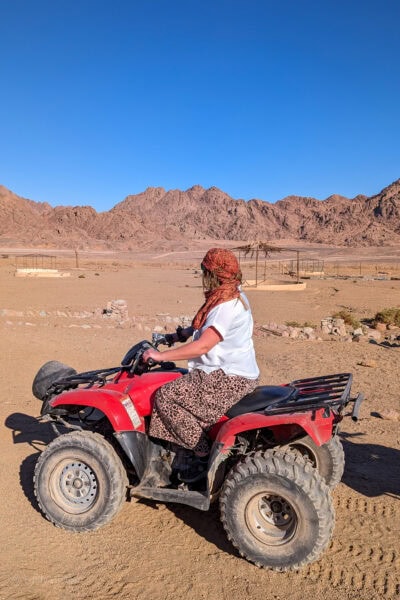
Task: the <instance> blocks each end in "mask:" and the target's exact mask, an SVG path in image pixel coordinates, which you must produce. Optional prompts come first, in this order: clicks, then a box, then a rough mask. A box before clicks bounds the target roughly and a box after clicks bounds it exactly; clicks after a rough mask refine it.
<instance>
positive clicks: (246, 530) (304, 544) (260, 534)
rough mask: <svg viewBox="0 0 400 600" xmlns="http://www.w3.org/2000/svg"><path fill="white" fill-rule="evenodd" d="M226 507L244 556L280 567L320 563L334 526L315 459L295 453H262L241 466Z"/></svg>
mask: <svg viewBox="0 0 400 600" xmlns="http://www.w3.org/2000/svg"><path fill="white" fill-rule="evenodd" d="M220 508H221V520H222V524H223V526H224V528H225V531H226V533H227V535H228V538H229V539H230V541H231V542H232V544H233V545H234V546H235V547H236V548H237V549H238V550H239V552H240V554H241V555H242V556H244V557H245V558H246V559H247V560H249V561H250V562H252V563H254V564H256V565H257V566H259V567H268V568H271V569H274V570H276V571H288V570H295V569H299V568H301V567H303V566H305V565H307V564H309V563H311V562H314V561H315V560H316V559H317V558H318V557H319V556H320V555H321V553H322V552H323V551H324V549H325V548H326V547H327V545H328V543H329V541H330V539H331V535H332V531H333V526H334V511H333V506H332V501H331V497H330V493H329V489H328V487H327V486H326V484H325V483H324V481H323V479H322V478H321V476H320V475H319V474H318V472H317V471H316V470H315V469H314V468H313V467H312V466H311V465H310V463H309V462H307V461H305V460H304V459H303V458H302V457H301V456H299V455H295V454H294V453H291V452H286V453H283V452H279V451H275V450H268V451H267V452H264V453H262V452H257V453H256V454H254V455H252V456H249V457H247V458H246V459H245V460H244V461H243V462H242V463H239V464H237V465H236V466H235V467H234V468H233V469H232V470H231V472H230V473H229V475H228V477H227V479H226V480H225V483H224V486H223V489H222V492H221V496H220Z"/></svg>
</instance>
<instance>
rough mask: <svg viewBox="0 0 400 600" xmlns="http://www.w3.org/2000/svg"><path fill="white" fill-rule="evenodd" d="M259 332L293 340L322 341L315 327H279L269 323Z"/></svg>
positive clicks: (262, 326)
mask: <svg viewBox="0 0 400 600" xmlns="http://www.w3.org/2000/svg"><path fill="white" fill-rule="evenodd" d="M258 330H259V331H261V332H263V333H267V334H268V335H276V336H280V337H287V338H291V339H293V340H320V339H321V338H320V337H318V335H317V333H316V331H315V329H314V328H313V327H293V326H291V325H279V324H278V323H267V324H266V325H261V326H260V327H259V328H258Z"/></svg>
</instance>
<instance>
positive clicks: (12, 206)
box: [0, 179, 400, 250]
mask: <svg viewBox="0 0 400 600" xmlns="http://www.w3.org/2000/svg"><path fill="white" fill-rule="evenodd" d="M288 238H291V239H297V240H299V241H301V240H302V241H305V242H313V243H324V244H333V245H336V246H341V245H343V246H390V245H397V244H400V179H398V180H397V181H395V182H394V183H392V184H391V185H389V186H388V187H386V188H385V189H383V190H382V191H381V192H380V193H379V194H377V195H375V196H371V197H367V196H361V195H360V196H356V197H355V198H352V199H349V198H345V197H343V196H338V195H332V196H329V198H327V199H326V200H316V199H315V198H309V197H302V196H288V197H287V198H284V199H283V200H279V201H278V202H276V203H275V204H272V203H269V202H265V201H263V200H256V199H254V200H249V201H248V202H246V201H244V200H235V199H233V198H231V197H230V196H228V194H226V193H225V192H223V191H221V190H219V189H218V188H216V187H212V188H209V189H204V188H202V187H201V186H199V185H195V186H193V187H192V188H190V189H188V190H186V191H180V190H169V191H165V190H164V189H163V188H151V187H150V188H147V189H146V190H145V191H144V192H142V193H141V194H136V195H133V196H127V198H125V200H123V201H122V202H120V203H119V204H117V205H116V206H114V208H112V209H111V210H109V211H107V212H102V213H97V212H96V211H95V210H94V208H92V207H91V206H74V207H71V206H57V207H55V208H52V207H51V206H50V205H49V204H47V203H39V202H34V201H32V200H27V199H25V198H21V197H19V196H17V195H16V194H14V193H13V192H11V191H10V190H8V189H7V188H5V187H3V186H0V246H2V247H5V246H21V247H29V246H32V247H35V246H36V247H48V248H52V247H57V248H81V249H83V248H92V249H95V248H97V249H106V248H108V249H110V248H113V249H119V250H127V249H135V248H137V247H139V246H140V245H144V244H146V245H147V244H148V243H150V241H151V240H154V239H157V240H159V241H160V242H161V241H162V240H171V241H172V240H187V241H190V240H206V239H214V240H215V239H220V240H241V241H243V240H255V239H262V240H265V241H273V240H279V239H288Z"/></svg>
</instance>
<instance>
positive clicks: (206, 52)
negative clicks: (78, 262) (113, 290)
mask: <svg viewBox="0 0 400 600" xmlns="http://www.w3.org/2000/svg"><path fill="white" fill-rule="evenodd" d="M399 22H400V3H399V2H398V0H380V1H379V2H378V1H372V0H363V1H362V0H350V1H349V0H347V1H344V0H335V1H331V0H324V1H321V0H319V1H318V2H316V1H311V0H286V1H285V0H281V1H280V2H277V1H276V0H273V1H272V0H271V1H270V0H212V1H211V0H202V1H200V0H197V1H195V0H177V1H174V0H168V1H167V0H141V2H139V1H135V0H129V1H128V0H109V1H105V0H75V1H71V0H69V1H66V0H51V1H50V0H0V82H1V88H0V90H1V93H0V184H1V185H4V186H6V187H8V188H10V189H11V190H13V191H14V192H15V193H17V194H18V195H20V196H24V197H27V198H31V199H32V200H36V201H43V202H44V201H46V202H49V203H50V204H52V205H57V204H68V205H85V204H90V205H92V206H94V207H95V208H96V210H98V211H102V210H108V209H110V208H111V207H112V206H114V205H115V204H116V203H118V202H120V201H121V200H123V199H124V198H125V197H126V196H127V195H128V194H136V193H139V192H141V191H143V190H144V189H145V188H147V187H149V186H153V187H155V186H161V187H164V188H166V189H176V188H179V189H183V190H185V189H187V188H189V187H191V186H192V185H195V184H200V185H202V186H203V187H205V188H208V187H211V186H216V187H219V188H220V189H222V190H224V191H225V192H227V193H228V194H230V195H231V196H232V197H234V198H243V199H246V200H248V199H251V198H259V199H262V200H267V201H269V202H274V201H276V200H279V199H281V198H283V197H285V196H287V195H289V194H298V195H304V196H314V197H317V198H320V199H324V198H326V197H327V196H329V195H330V194H332V193H338V194H343V195H345V196H348V197H353V196H355V195H356V194H358V193H363V194H366V195H372V194H375V193H378V192H379V191H380V190H381V189H382V188H383V187H385V186H386V185H389V184H390V183H391V182H392V181H394V180H395V179H397V178H399V177H400V143H399V139H400V77H399V65H400V35H399V32H398V27H399Z"/></svg>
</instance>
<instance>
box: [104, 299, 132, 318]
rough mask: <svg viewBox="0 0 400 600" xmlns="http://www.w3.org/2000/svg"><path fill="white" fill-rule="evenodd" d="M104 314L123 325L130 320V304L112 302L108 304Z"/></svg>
mask: <svg viewBox="0 0 400 600" xmlns="http://www.w3.org/2000/svg"><path fill="white" fill-rule="evenodd" d="M103 314H104V315H105V316H107V317H110V318H111V319H115V320H116V321H118V322H120V323H123V322H124V321H128V320H129V314H128V304H127V302H126V300H111V301H110V302H107V307H106V308H105V309H104V311H103Z"/></svg>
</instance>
